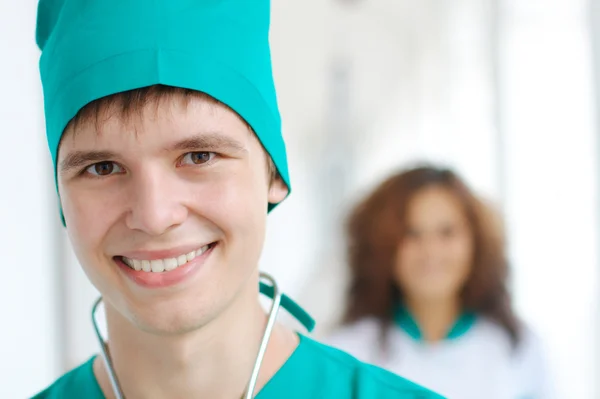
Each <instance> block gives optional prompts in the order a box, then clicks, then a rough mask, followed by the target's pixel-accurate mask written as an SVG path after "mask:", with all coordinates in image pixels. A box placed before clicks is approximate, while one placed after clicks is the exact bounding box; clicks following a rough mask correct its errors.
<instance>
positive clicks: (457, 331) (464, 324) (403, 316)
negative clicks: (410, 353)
mask: <svg viewBox="0 0 600 399" xmlns="http://www.w3.org/2000/svg"><path fill="white" fill-rule="evenodd" d="M476 321H477V316H476V315H475V314H474V313H470V312H465V313H463V314H462V315H461V316H460V317H459V318H458V319H457V320H456V322H455V323H454V325H453V326H452V328H450V330H449V331H448V334H446V339H447V340H452V339H457V338H460V337H462V336H463V335H464V334H466V333H467V332H468V331H469V330H470V329H471V327H473V325H474V324H475V322H476ZM394 323H395V324H396V325H397V326H398V327H400V328H401V329H402V330H404V332H406V333H407V334H408V335H409V336H410V337H411V338H412V339H414V340H415V341H422V340H423V334H422V333H421V329H420V328H419V325H418V324H417V322H416V320H415V319H414V318H413V316H412V315H411V314H410V313H409V312H408V310H407V309H406V308H405V307H404V306H398V308H397V309H396V311H395V312H394Z"/></svg>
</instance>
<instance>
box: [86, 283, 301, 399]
mask: <svg viewBox="0 0 600 399" xmlns="http://www.w3.org/2000/svg"><path fill="white" fill-rule="evenodd" d="M246 291H248V292H247V293H241V294H240V295H239V297H238V298H236V300H235V301H234V303H233V304H231V305H230V306H229V307H228V308H227V309H226V310H224V311H223V313H222V314H221V315H219V317H218V318H216V319H215V320H213V321H211V322H210V323H209V324H207V325H205V326H203V327H201V328H200V329H198V330H196V331H193V332H189V333H186V334H182V335H176V336H164V335H162V336H161V335H156V334H151V333H148V332H144V331H141V330H139V329H138V328H137V327H136V326H134V325H133V324H131V323H130V322H129V321H128V320H126V319H124V318H123V317H122V315H121V314H119V313H118V312H117V311H116V310H115V309H113V308H111V307H109V306H107V307H106V316H107V325H108V333H109V336H110V342H109V349H110V356H111V359H112V362H113V365H114V368H115V372H116V374H117V378H118V380H119V383H120V385H121V389H122V390H123V392H124V393H125V395H126V396H127V398H128V399H131V398H134V399H135V398H149V399H159V398H200V397H202V398H218V399H221V398H222V399H239V398H241V397H242V395H243V393H244V392H245V390H246V387H247V384H248V381H249V380H250V375H251V373H252V369H253V366H254V362H255V359H256V355H257V353H258V349H259V346H260V342H261V339H262V336H263V333H264V329H265V326H266V321H267V316H266V314H265V313H264V311H263V310H262V308H261V306H260V303H259V301H258V293H257V290H256V288H255V289H254V290H251V289H249V290H246ZM297 343H298V342H297V337H296V336H295V335H294V334H292V333H291V332H290V331H288V330H286V329H284V328H283V327H281V326H277V327H276V328H275V330H274V331H273V333H272V335H271V339H270V340H269V346H268V347H267V352H266V354H265V357H264V360H263V364H262V367H261V370H260V371H261V372H260V374H259V379H258V383H257V386H256V390H255V393H257V392H258V391H259V390H260V388H261V387H262V386H264V384H265V383H266V382H267V381H268V380H269V379H270V378H271V377H272V376H273V375H274V374H275V372H276V371H277V370H278V369H279V368H280V367H281V365H282V364H283V363H285V361H286V360H287V358H288V357H289V356H290V355H291V353H292V352H293V351H294V349H295V347H296V346H297ZM94 368H95V373H96V376H97V378H98V381H99V383H100V386H101V388H102V390H103V391H104V393H105V396H106V397H107V398H108V399H110V398H114V395H113V392H112V388H111V386H110V383H109V380H108V374H107V371H106V369H105V365H104V362H102V361H101V360H100V358H97V361H96V364H95V365H94Z"/></svg>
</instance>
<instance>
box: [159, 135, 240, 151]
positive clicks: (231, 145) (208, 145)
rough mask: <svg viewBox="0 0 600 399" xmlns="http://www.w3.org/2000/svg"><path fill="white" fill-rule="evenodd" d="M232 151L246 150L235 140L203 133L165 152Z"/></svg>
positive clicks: (176, 144) (168, 148)
mask: <svg viewBox="0 0 600 399" xmlns="http://www.w3.org/2000/svg"><path fill="white" fill-rule="evenodd" d="M198 149H202V150H218V149H220V150H233V151H237V152H240V151H246V148H245V147H244V146H243V145H242V143H240V142H239V141H237V140H234V139H232V138H230V137H227V136H224V135H222V134H219V133H205V134H199V135H196V136H193V137H189V138H186V139H184V140H181V141H178V142H177V143H175V144H173V145H171V146H169V147H167V148H166V149H165V150H166V151H186V150H188V151H190V150H198Z"/></svg>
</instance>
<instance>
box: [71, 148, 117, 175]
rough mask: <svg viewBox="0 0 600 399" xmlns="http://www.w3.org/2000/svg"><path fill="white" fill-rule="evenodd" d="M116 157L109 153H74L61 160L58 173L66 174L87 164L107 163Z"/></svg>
mask: <svg viewBox="0 0 600 399" xmlns="http://www.w3.org/2000/svg"><path fill="white" fill-rule="evenodd" d="M116 157H117V155H116V154H115V153H114V152H110V151H75V152H72V153H70V154H69V155H67V156H66V157H65V159H63V160H62V162H61V163H60V172H61V173H66V172H68V171H70V170H72V169H77V168H80V167H82V166H85V165H87V164H89V163H95V162H101V161H107V160H109V159H114V158H116Z"/></svg>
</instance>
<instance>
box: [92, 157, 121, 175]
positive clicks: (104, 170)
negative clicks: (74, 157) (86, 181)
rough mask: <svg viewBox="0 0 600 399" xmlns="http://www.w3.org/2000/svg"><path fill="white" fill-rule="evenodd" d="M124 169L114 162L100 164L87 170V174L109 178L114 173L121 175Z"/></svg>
mask: <svg viewBox="0 0 600 399" xmlns="http://www.w3.org/2000/svg"><path fill="white" fill-rule="evenodd" d="M121 171H122V169H121V167H120V166H119V165H117V164H116V163H114V162H108V161H107V162H98V163H95V164H93V165H91V166H90V167H88V168H87V169H86V172H87V173H89V174H91V175H94V176H109V175H112V174H113V173H115V172H116V173H119V172H121Z"/></svg>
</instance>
